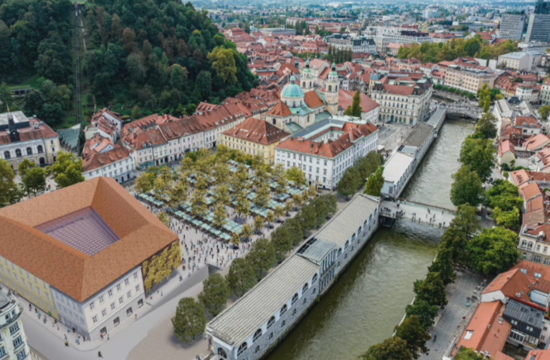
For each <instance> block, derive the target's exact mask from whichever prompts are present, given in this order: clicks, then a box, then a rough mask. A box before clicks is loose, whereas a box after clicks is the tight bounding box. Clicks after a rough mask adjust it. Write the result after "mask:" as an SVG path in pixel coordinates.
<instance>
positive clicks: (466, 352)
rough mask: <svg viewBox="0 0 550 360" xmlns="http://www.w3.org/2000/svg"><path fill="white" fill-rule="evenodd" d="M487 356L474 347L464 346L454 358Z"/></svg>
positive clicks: (478, 359) (469, 359) (466, 359)
mask: <svg viewBox="0 0 550 360" xmlns="http://www.w3.org/2000/svg"><path fill="white" fill-rule="evenodd" d="M483 359H485V357H484V356H483V355H481V354H478V353H477V352H475V351H474V350H473V349H470V348H467V347H462V348H461V349H460V351H459V352H458V354H457V355H456V356H455V359H454V360H483Z"/></svg>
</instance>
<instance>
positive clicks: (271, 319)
mask: <svg viewBox="0 0 550 360" xmlns="http://www.w3.org/2000/svg"><path fill="white" fill-rule="evenodd" d="M274 323H275V316H272V317H271V318H270V319H269V321H268V322H267V328H268V329H269V328H270V327H271V326H272V325H273V324H274Z"/></svg>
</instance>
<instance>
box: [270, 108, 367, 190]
mask: <svg viewBox="0 0 550 360" xmlns="http://www.w3.org/2000/svg"><path fill="white" fill-rule="evenodd" d="M377 146H378V128H377V127H376V126H375V125H374V124H372V123H369V122H366V121H363V120H358V119H357V118H349V117H343V118H332V119H328V120H324V121H321V122H318V123H316V124H314V125H312V126H310V127H308V128H306V129H304V130H301V131H299V132H297V133H295V134H293V135H292V137H290V138H288V139H287V140H285V141H283V142H282V143H281V144H279V145H278V146H277V150H276V158H275V163H276V164H282V165H283V166H284V167H285V168H286V169H290V168H293V167H298V168H300V169H302V170H303V171H304V173H305V174H306V178H307V180H308V182H309V183H310V184H314V185H317V186H320V187H323V188H326V189H334V188H335V187H336V186H337V185H338V183H339V182H340V179H342V176H343V175H344V173H345V172H346V170H347V169H348V168H349V167H350V166H352V165H353V164H354V163H355V161H356V160H357V159H359V158H361V157H364V156H366V155H367V154H368V153H369V152H371V151H376V148H377Z"/></svg>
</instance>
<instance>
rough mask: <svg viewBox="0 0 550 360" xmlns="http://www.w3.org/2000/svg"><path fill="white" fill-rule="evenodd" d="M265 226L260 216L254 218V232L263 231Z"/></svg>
mask: <svg viewBox="0 0 550 360" xmlns="http://www.w3.org/2000/svg"><path fill="white" fill-rule="evenodd" d="M264 226H265V220H264V218H263V217H261V216H260V215H258V216H256V217H255V218H254V231H262V230H263V228H264Z"/></svg>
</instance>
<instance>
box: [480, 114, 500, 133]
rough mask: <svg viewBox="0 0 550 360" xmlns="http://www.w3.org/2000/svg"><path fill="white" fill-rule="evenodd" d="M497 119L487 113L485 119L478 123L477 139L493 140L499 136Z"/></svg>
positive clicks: (484, 115)
mask: <svg viewBox="0 0 550 360" xmlns="http://www.w3.org/2000/svg"><path fill="white" fill-rule="evenodd" d="M495 122H496V118H495V116H494V115H493V114H492V113H490V112H486V113H485V114H483V117H482V118H481V119H480V120H479V121H478V123H477V126H476V137H481V138H482V139H493V138H495V137H496V135H497V127H496V125H495Z"/></svg>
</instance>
